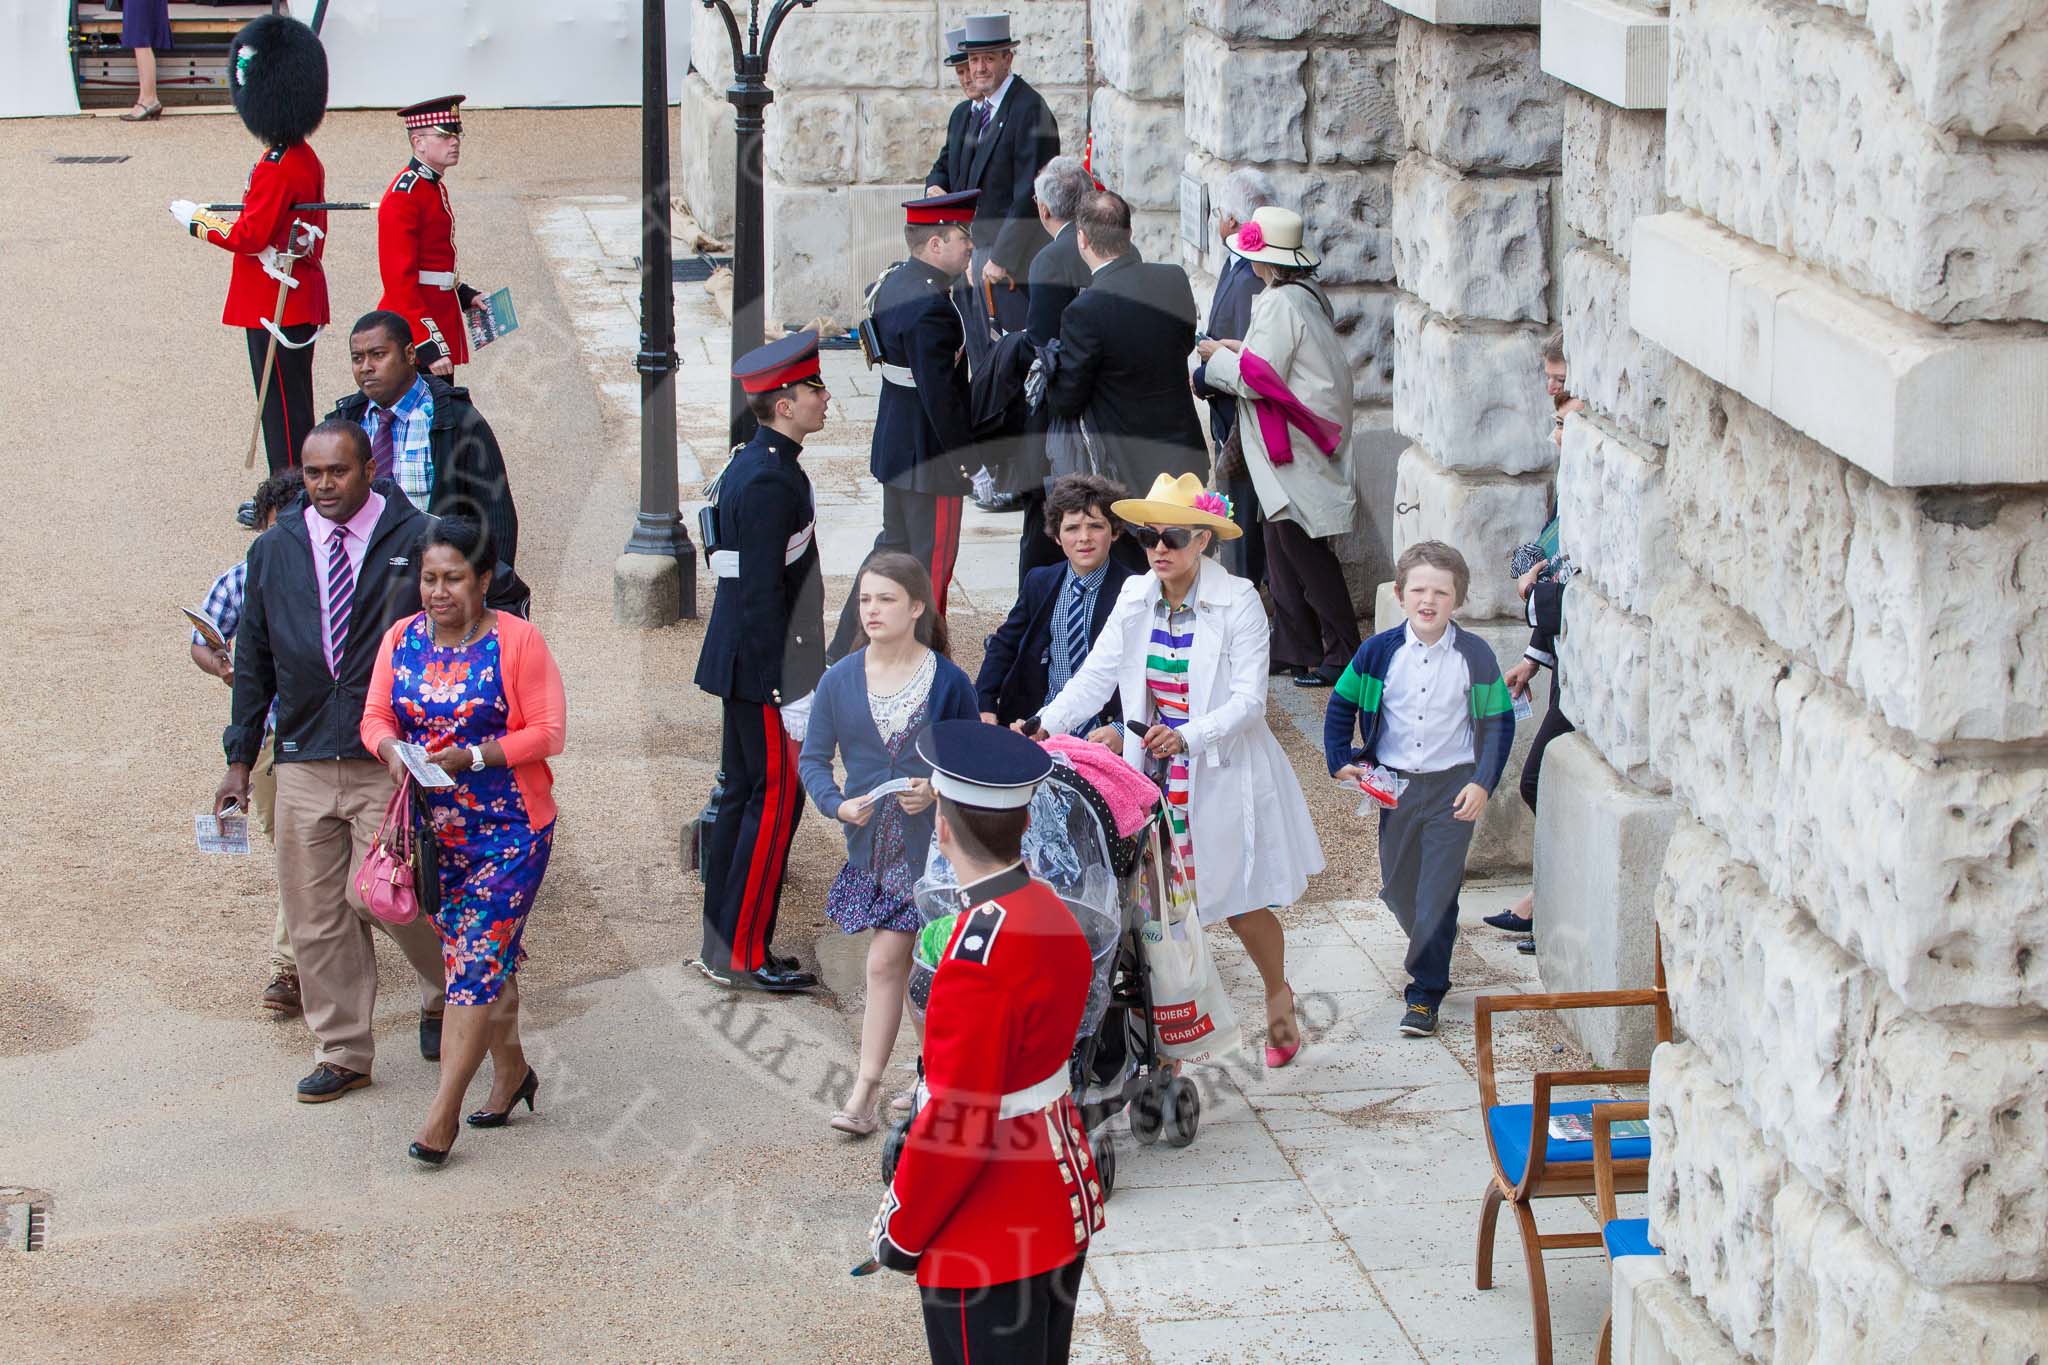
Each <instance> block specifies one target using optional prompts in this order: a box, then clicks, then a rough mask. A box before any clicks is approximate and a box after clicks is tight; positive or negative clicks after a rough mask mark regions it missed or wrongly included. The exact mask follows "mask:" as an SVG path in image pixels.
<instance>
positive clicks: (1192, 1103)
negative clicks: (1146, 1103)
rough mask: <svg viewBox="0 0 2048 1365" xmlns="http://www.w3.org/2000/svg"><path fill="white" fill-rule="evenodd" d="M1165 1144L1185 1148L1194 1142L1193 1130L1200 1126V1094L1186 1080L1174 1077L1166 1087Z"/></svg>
mask: <svg viewBox="0 0 2048 1365" xmlns="http://www.w3.org/2000/svg"><path fill="white" fill-rule="evenodd" d="M1165 1108H1166V1124H1165V1133H1166V1140H1167V1142H1169V1143H1171V1144H1172V1145H1173V1146H1175V1147H1185V1146H1187V1145H1188V1144H1189V1143H1190V1142H1193V1141H1194V1140H1195V1130H1196V1129H1197V1128H1199V1127H1201V1125H1202V1093H1201V1092H1200V1091H1199V1090H1197V1089H1195V1087H1194V1086H1193V1085H1192V1084H1190V1083H1189V1082H1188V1081H1187V1080H1185V1079H1184V1078H1182V1077H1179V1076H1176V1077H1174V1078H1173V1081H1172V1083H1171V1084H1169V1085H1168V1086H1167V1087H1166V1105H1165Z"/></svg>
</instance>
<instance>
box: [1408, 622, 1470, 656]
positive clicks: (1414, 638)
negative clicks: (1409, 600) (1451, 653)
mask: <svg viewBox="0 0 2048 1365" xmlns="http://www.w3.org/2000/svg"><path fill="white" fill-rule="evenodd" d="M1401 630H1402V633H1403V634H1404V635H1405V636H1406V637H1407V642H1408V643H1409V644H1410V645H1413V646H1414V647H1415V648H1417V649H1420V650H1424V651H1427V650H1432V649H1435V648H1436V647H1437V645H1447V644H1449V643H1451V641H1453V640H1454V639H1456V638H1457V631H1458V623H1457V622H1456V621H1446V622H1444V633H1443V634H1442V635H1439V636H1438V637H1437V640H1436V645H1430V644H1424V643H1423V641H1422V637H1421V636H1419V635H1417V634H1416V633H1415V623H1414V622H1413V621H1406V622H1403V623H1402V626H1401Z"/></svg>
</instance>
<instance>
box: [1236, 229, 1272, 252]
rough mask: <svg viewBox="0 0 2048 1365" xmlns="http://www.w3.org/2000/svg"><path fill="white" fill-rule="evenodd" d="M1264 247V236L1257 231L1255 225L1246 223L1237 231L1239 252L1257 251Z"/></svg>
mask: <svg viewBox="0 0 2048 1365" xmlns="http://www.w3.org/2000/svg"><path fill="white" fill-rule="evenodd" d="M1265 245H1266V234H1265V233H1264V232H1262V231H1260V230H1259V225H1258V224H1257V223H1246V224H1245V225H1244V226H1243V227H1241V228H1239V229H1238V230H1237V249H1238V250H1239V251H1258V250H1260V249H1261V248H1263V247H1264V246H1265Z"/></svg>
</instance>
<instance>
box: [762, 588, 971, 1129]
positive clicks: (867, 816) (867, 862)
mask: <svg viewBox="0 0 2048 1365" xmlns="http://www.w3.org/2000/svg"><path fill="white" fill-rule="evenodd" d="M855 591H856V595H857V609H858V611H859V613H860V624H861V634H860V636H859V637H858V638H857V639H855V641H854V645H855V648H854V650H853V652H852V653H850V654H848V655H847V656H846V657H845V658H843V659H841V660H840V661H839V662H838V663H836V664H834V665H832V667H830V668H828V669H826V670H825V676H824V677H823V678H821V679H819V681H818V689H817V692H816V694H815V696H816V700H815V701H814V702H813V703H812V706H811V718H810V726H809V728H808V729H807V730H806V731H805V732H804V747H803V753H802V755H801V756H800V757H799V758H798V760H797V771H798V773H799V774H801V775H802V777H803V783H804V790H806V791H808V792H809V793H810V794H811V801H812V803H813V804H815V805H816V806H817V808H818V809H819V810H821V811H823V812H824V813H825V814H826V815H828V816H830V817H831V818H833V819H835V820H837V821H839V823H840V824H841V825H843V826H844V827H845V829H846V866H845V867H843V868H841V869H840V870H839V875H838V876H837V877H836V878H834V879H833V882H832V889H831V890H830V891H828V892H826V893H825V913H826V914H827V915H828V916H830V917H831V919H832V922H833V923H834V924H836V925H838V926H839V927H840V928H841V929H843V930H844V931H846V932H847V933H849V934H857V933H860V932H861V931H862V930H865V929H872V930H874V931H875V936H874V939H873V941H872V942H870V943H869V944H868V972H867V1006H866V1010H865V1013H864V1014H863V1016H862V1019H861V1030H860V1077H859V1079H858V1080H856V1081H855V1082H854V1086H853V1092H852V1094H850V1095H848V1096H847V1100H846V1107H845V1108H843V1109H841V1110H840V1111H839V1112H837V1113H835V1114H834V1115H833V1116H832V1127H834V1128H835V1129H837V1130H839V1131H840V1132H842V1133H850V1134H852V1135H854V1136H855V1137H866V1136H867V1135H868V1134H870V1133H873V1132H874V1131H875V1130H876V1129H877V1128H878V1127H880V1126H881V1118H880V1114H879V1112H878V1110H879V1107H880V1106H879V1105H878V1103H877V1101H876V1096H877V1093H878V1092H879V1091H880V1089H881V1085H882V1074H883V1072H884V1071H886V1070H887V1069H888V1066H889V1054H890V1052H891V1051H893V1050H894V1048H895V1046H896V1033H897V1030H898V1029H900V1028H901V1027H902V1024H903V997H904V994H905V992H906V991H907V990H908V988H909V984H910V949H911V945H912V943H913V942H914V941H915V938H916V934H917V931H918V930H919V929H921V928H922V927H923V920H922V919H920V918H919V916H918V913H917V906H916V904H915V903H914V901H913V900H912V897H911V890H912V888H913V887H915V886H916V884H917V879H918V877H919V876H920V875H921V874H922V873H923V872H924V864H925V856H926V853H927V851H928V850H929V848H930V846H931V840H932V813H931V808H932V801H933V796H932V786H931V767H930V765H929V764H927V763H925V762H924V761H923V760H922V759H920V758H919V757H918V756H917V740H918V736H920V735H922V734H923V733H924V732H925V730H926V729H928V728H929V727H930V726H931V725H932V724H933V723H934V722H935V721H941V720H974V719H977V718H978V716H979V714H980V713H979V712H978V711H977V710H976V707H975V700H974V684H973V683H972V682H970V681H969V680H968V677H967V675H966V674H965V673H963V672H961V671H960V669H959V668H958V667H957V666H956V665H955V664H954V663H953V661H952V660H951V659H949V658H947V657H946V645H947V641H946V620H945V618H944V617H943V616H941V615H940V614H939V610H938V606H937V604H936V603H935V602H934V601H933V597H932V581H931V576H930V575H929V574H927V573H926V572H925V568H924V566H923V565H922V564H920V563H918V562H917V560H916V559H914V558H912V557H911V556H909V555H907V554H901V553H898V552H896V551H882V552H879V553H876V554H874V555H871V556H869V558H868V561H867V563H865V564H864V565H862V566H861V571H860V575H859V577H858V578H857V579H856V580H855ZM835 754H837V756H838V758H839V761H840V763H841V765H842V766H843V767H844V768H845V769H846V782H845V785H844V786H841V785H840V784H839V783H838V782H837V781H835V780H834V779H833V773H832V760H833V756H834V755H835ZM899 778H900V779H907V780H908V781H909V782H910V788H909V790H907V791H899V792H894V793H891V794H888V795H884V796H880V797H869V796H868V795H867V794H868V793H871V792H873V791H874V789H875V788H876V787H878V786H880V785H882V784H883V783H885V782H889V781H892V780H895V779H899ZM907 1098H908V1097H907V1096H902V1097H899V1099H898V1104H899V1107H907V1104H906V1103H905V1102H906V1101H907Z"/></svg>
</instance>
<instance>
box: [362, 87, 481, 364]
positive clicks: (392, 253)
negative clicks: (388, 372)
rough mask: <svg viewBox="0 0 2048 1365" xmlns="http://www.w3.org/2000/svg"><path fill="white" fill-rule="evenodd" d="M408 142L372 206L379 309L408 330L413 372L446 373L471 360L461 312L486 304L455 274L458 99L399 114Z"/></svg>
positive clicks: (443, 99) (448, 98) (444, 99)
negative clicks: (407, 154)
mask: <svg viewBox="0 0 2048 1365" xmlns="http://www.w3.org/2000/svg"><path fill="white" fill-rule="evenodd" d="M398 116H399V117H400V118H401V119H403V120H405V131H406V136H407V137H409V138H410V139H411V140H412V160H410V161H408V162H407V163H406V164H405V169H404V170H402V171H400V172H399V173H398V174H397V176H396V177H394V178H393V180H392V181H391V184H390V186H389V187H388V188H387V189H386V190H385V191H384V197H383V199H381V200H379V201H378V204H377V273H378V274H379V275H380V276H382V277H383V280H384V297H383V298H382V299H380V300H378V303H377V306H378V307H379V308H388V309H390V310H391V311H392V312H394V313H396V314H398V315H399V316H400V317H402V318H404V319H405V320H406V322H407V323H408V324H410V325H411V327H412V343H413V346H414V347H415V350H416V355H417V357H418V363H419V367H420V368H421V369H423V370H425V371H427V372H428V373H430V374H438V375H451V374H453V373H455V367H456V366H457V365H462V364H466V363H467V362H468V360H469V327H468V325H467V323H466V322H465V321H464V319H463V314H464V313H465V311H466V310H468V309H471V308H474V307H477V306H478V305H479V304H480V303H481V302H482V301H483V299H484V295H483V293H482V292H481V291H479V290H476V289H472V288H470V287H469V286H468V285H466V284H464V283H462V281H461V279H460V278H459V277H458V276H457V274H456V270H455V209H454V207H453V206H452V205H451V204H450V203H449V202H448V172H449V171H451V170H453V169H455V163H456V162H458V161H460V160H461V159H462V96H460V95H443V96H441V97H440V98H439V99H431V100H422V101H420V102H419V103H418V104H413V105H408V106H406V107H405V108H403V109H401V110H399V111H398Z"/></svg>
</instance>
